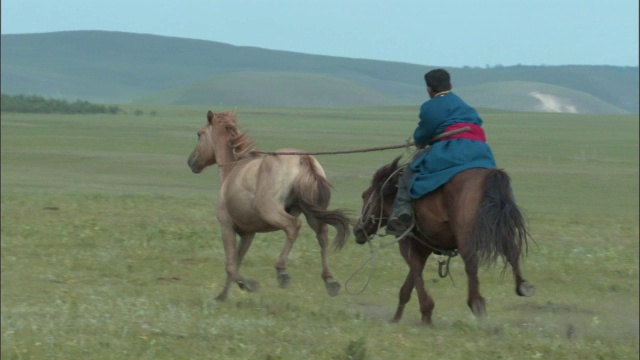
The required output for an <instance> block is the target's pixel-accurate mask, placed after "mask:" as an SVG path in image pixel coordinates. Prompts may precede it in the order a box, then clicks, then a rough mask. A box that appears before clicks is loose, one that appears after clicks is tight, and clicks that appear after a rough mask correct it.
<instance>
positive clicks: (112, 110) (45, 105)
mask: <svg viewBox="0 0 640 360" xmlns="http://www.w3.org/2000/svg"><path fill="white" fill-rule="evenodd" d="M0 100H1V103H0V104H1V109H2V111H3V112H14V113H38V114H54V113H55V114H117V113H118V112H120V108H119V107H118V106H116V105H100V104H93V103H90V102H88V101H83V100H77V101H75V102H68V101H66V100H59V99H45V98H43V97H41V96H35V95H7V94H2V98H1V99H0Z"/></svg>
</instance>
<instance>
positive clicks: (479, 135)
mask: <svg viewBox="0 0 640 360" xmlns="http://www.w3.org/2000/svg"><path fill="white" fill-rule="evenodd" d="M465 126H468V127H470V128H471V130H469V131H464V132H461V133H458V134H454V135H450V136H447V137H444V138H442V139H440V140H441V141H443V140H451V139H469V140H477V141H482V142H486V141H487V138H486V137H485V136H484V130H483V129H482V128H481V127H480V126H478V125H476V124H470V123H457V124H452V125H449V126H447V127H446V128H445V129H444V131H445V132H447V131H451V130H457V129H460V128H463V127H465Z"/></svg>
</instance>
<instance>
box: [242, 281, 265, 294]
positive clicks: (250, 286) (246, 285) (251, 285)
mask: <svg viewBox="0 0 640 360" xmlns="http://www.w3.org/2000/svg"><path fill="white" fill-rule="evenodd" d="M238 286H240V289H242V290H246V291H248V292H254V291H258V289H259V288H260V283H259V282H257V281H255V280H251V279H244V280H240V281H238Z"/></svg>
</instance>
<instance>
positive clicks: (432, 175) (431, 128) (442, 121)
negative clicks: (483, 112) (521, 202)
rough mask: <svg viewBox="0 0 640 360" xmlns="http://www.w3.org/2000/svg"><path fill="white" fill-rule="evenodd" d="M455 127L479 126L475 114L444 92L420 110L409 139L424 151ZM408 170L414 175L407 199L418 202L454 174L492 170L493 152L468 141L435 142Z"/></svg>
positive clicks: (456, 96) (469, 107)
mask: <svg viewBox="0 0 640 360" xmlns="http://www.w3.org/2000/svg"><path fill="white" fill-rule="evenodd" d="M455 123H471V124H475V125H478V126H481V125H482V119H481V118H480V116H479V115H478V112H477V111H476V110H475V109H474V108H472V107H471V106H469V105H468V104H467V103H465V102H464V101H463V100H462V99H461V98H460V97H459V96H458V95H456V94H454V93H453V92H448V93H445V94H442V95H438V96H435V97H433V98H432V99H430V100H428V101H426V102H425V103H424V104H422V106H421V107H420V121H419V122H418V127H417V128H416V130H415V132H414V134H413V139H414V142H415V143H416V146H418V147H424V146H425V145H427V144H428V143H429V141H430V140H431V139H432V138H433V137H434V136H436V135H439V134H441V133H442V132H444V131H445V128H446V127H447V126H449V125H452V124H455ZM410 166H411V170H413V171H414V172H415V176H414V178H413V181H412V182H411V186H410V187H409V195H410V196H411V198H413V199H418V198H420V197H422V196H423V195H425V194H427V193H429V192H431V191H433V190H435V189H437V188H438V187H440V186H442V185H444V184H446V183H447V182H448V181H449V180H451V178H452V177H453V176H454V175H456V174H457V173H459V172H461V171H463V170H467V169H471V168H495V167H496V162H495V159H494V157H493V152H492V151H491V148H490V147H489V145H487V143H485V142H483V141H478V140H470V139H451V140H443V141H438V142H436V143H435V144H433V145H432V146H431V148H430V149H429V150H428V151H425V152H424V153H423V154H422V155H421V156H418V157H417V158H416V159H414V160H413V161H412V162H411V164H410Z"/></svg>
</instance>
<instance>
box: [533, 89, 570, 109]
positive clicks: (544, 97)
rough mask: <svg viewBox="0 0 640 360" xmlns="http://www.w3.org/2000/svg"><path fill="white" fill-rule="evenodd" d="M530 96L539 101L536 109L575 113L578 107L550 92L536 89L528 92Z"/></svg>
mask: <svg viewBox="0 0 640 360" xmlns="http://www.w3.org/2000/svg"><path fill="white" fill-rule="evenodd" d="M529 95H531V96H532V97H534V98H536V99H538V101H540V105H538V106H537V110H541V111H546V112H559V113H574V114H575V113H577V112H578V109H576V107H575V106H574V105H571V104H568V103H566V102H564V101H563V100H562V99H560V98H559V97H557V96H553V95H550V94H543V93H541V92H538V91H532V92H530V93H529Z"/></svg>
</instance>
